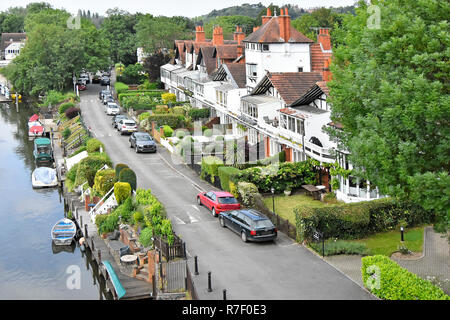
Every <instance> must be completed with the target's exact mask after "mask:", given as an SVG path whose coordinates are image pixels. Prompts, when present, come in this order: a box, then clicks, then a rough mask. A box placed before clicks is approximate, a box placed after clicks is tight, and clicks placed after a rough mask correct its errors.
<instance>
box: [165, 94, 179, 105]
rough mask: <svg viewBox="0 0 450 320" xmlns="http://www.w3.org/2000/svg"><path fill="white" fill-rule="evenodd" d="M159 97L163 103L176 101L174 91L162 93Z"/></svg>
mask: <svg viewBox="0 0 450 320" xmlns="http://www.w3.org/2000/svg"><path fill="white" fill-rule="evenodd" d="M161 99H162V101H163V102H164V103H174V102H177V96H176V95H175V94H174V93H163V94H162V95H161Z"/></svg>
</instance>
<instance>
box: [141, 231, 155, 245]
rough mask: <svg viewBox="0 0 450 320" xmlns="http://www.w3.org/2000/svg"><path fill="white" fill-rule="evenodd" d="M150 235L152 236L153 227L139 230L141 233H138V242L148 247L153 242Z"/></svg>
mask: <svg viewBox="0 0 450 320" xmlns="http://www.w3.org/2000/svg"><path fill="white" fill-rule="evenodd" d="M152 237H153V229H152V228H150V227H147V228H145V229H144V230H142V231H141V234H140V235H139V242H140V243H141V244H142V245H143V246H144V247H150V246H151V245H152V243H153V241H152Z"/></svg>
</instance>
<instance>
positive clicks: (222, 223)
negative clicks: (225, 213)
mask: <svg viewBox="0 0 450 320" xmlns="http://www.w3.org/2000/svg"><path fill="white" fill-rule="evenodd" d="M219 222H220V225H221V226H222V228H225V227H226V225H225V220H223V218H222V217H219Z"/></svg>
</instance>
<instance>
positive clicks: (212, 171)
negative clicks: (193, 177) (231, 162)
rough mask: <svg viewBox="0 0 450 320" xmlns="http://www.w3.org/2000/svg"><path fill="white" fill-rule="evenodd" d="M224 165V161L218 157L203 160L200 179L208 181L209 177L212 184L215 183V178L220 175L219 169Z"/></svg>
mask: <svg viewBox="0 0 450 320" xmlns="http://www.w3.org/2000/svg"><path fill="white" fill-rule="evenodd" d="M223 165H224V164H223V161H222V160H221V159H219V158H217V157H213V156H208V157H204V158H202V165H201V173H200V177H201V178H202V179H206V177H207V175H208V176H209V178H210V179H211V182H212V183H214V178H215V177H216V176H218V174H219V172H218V169H219V167H222V166H223Z"/></svg>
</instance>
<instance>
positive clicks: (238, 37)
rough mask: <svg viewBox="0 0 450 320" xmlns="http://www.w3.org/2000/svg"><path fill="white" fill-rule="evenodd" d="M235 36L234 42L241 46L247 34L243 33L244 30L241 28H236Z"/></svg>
mask: <svg viewBox="0 0 450 320" xmlns="http://www.w3.org/2000/svg"><path fill="white" fill-rule="evenodd" d="M233 36H234V41H236V42H237V44H238V45H240V44H241V42H242V40H244V39H245V33H243V32H242V28H241V27H239V26H236V31H235V32H234V34H233Z"/></svg>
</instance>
